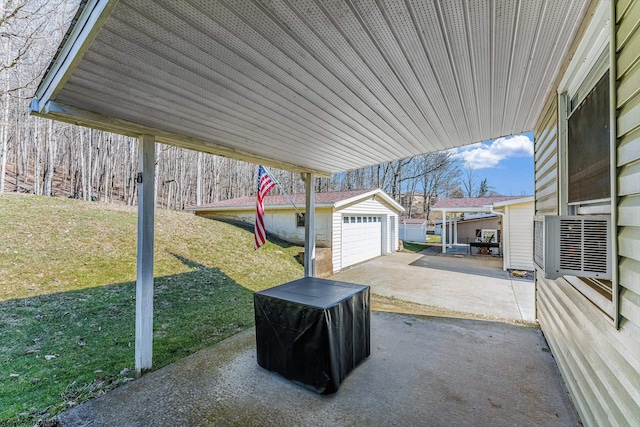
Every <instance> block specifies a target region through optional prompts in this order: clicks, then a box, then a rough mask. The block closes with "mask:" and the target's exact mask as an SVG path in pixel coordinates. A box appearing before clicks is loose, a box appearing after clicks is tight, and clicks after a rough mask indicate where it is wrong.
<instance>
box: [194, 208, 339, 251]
mask: <svg viewBox="0 0 640 427" xmlns="http://www.w3.org/2000/svg"><path fill="white" fill-rule="evenodd" d="M301 211H302V212H304V209H301ZM196 214H197V215H199V216H203V217H206V218H212V219H220V220H232V221H241V222H244V223H247V224H251V225H253V224H254V222H255V217H256V213H255V210H251V211H248V210H238V211H224V212H210V211H197V212H196ZM315 220H316V246H317V247H320V248H330V247H331V230H332V224H331V221H332V217H331V209H330V208H316V218H315ZM264 222H265V226H266V227H267V234H273V235H275V236H278V237H279V238H280V239H282V240H286V241H287V242H291V243H293V244H296V245H300V246H304V227H297V226H296V211H295V210H293V208H292V209H269V208H268V207H267V208H265V212H264Z"/></svg>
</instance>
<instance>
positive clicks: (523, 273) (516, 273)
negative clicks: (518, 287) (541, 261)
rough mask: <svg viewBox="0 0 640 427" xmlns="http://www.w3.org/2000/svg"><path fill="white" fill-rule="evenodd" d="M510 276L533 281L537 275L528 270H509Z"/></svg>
mask: <svg viewBox="0 0 640 427" xmlns="http://www.w3.org/2000/svg"><path fill="white" fill-rule="evenodd" d="M509 278H511V279H516V280H527V281H530V282H533V280H534V278H535V275H534V274H533V271H528V270H509Z"/></svg>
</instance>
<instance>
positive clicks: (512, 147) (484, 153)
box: [456, 135, 533, 169]
mask: <svg viewBox="0 0 640 427" xmlns="http://www.w3.org/2000/svg"><path fill="white" fill-rule="evenodd" d="M456 156H457V157H459V158H460V159H462V160H463V161H465V162H466V163H467V164H468V165H469V166H470V167H472V168H473V169H483V168H494V167H496V166H498V164H499V163H500V162H501V161H502V160H504V159H508V158H511V157H527V156H533V141H532V140H531V139H529V137H527V136H525V135H516V136H511V137H506V138H498V139H496V140H495V141H493V142H489V143H483V144H472V145H469V146H467V147H462V148H459V149H458V152H457V154H456Z"/></svg>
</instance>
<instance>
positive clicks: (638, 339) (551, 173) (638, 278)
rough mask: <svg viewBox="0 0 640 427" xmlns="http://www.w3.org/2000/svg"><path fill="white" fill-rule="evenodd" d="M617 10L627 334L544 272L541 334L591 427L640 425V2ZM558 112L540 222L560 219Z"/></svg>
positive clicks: (543, 159) (553, 111) (621, 274)
mask: <svg viewBox="0 0 640 427" xmlns="http://www.w3.org/2000/svg"><path fill="white" fill-rule="evenodd" d="M615 8H616V14H615V15H616V21H617V22H616V28H617V30H616V31H617V32H616V37H615V40H614V43H615V46H616V51H617V52H616V53H617V63H616V64H617V69H616V74H615V76H616V79H617V80H618V85H617V88H618V89H617V93H616V95H617V96H616V98H617V100H616V107H617V110H618V111H617V117H618V120H617V129H616V131H617V138H618V140H617V153H616V155H617V166H618V168H617V179H616V182H617V186H618V187H617V194H616V195H617V198H614V201H615V200H618V204H617V205H616V206H614V209H616V212H617V230H618V234H617V245H618V256H619V261H618V262H617V263H616V264H615V265H614V268H616V269H617V272H618V285H619V288H620V293H619V300H620V305H619V327H618V328H617V329H616V327H615V325H614V322H612V320H611V319H610V318H609V317H608V316H607V315H606V314H604V313H603V312H601V311H600V310H599V309H598V308H597V307H596V306H595V305H594V304H593V303H591V302H590V301H589V300H588V299H587V298H585V297H584V296H583V295H582V294H581V293H580V292H578V291H577V290H576V289H575V288H574V287H573V286H572V285H571V284H570V283H569V282H567V281H566V280H564V279H562V278H561V279H558V280H547V279H544V278H543V274H542V273H541V272H540V271H537V272H536V309H537V317H538V319H539V322H540V327H541V329H542V331H543V332H544V335H545V338H546V339H547V342H548V343H549V346H550V348H551V350H552V353H553V355H554V357H555V360H556V362H557V364H558V367H559V368H560V372H561V373H562V376H563V379H564V381H565V384H566V386H567V388H568V390H569V393H570V394H571V398H572V400H573V402H574V404H575V406H576V409H577V410H578V413H579V415H580V418H581V421H582V423H583V425H585V426H599V425H640V219H639V218H640V188H639V186H640V184H638V183H640V166H638V165H639V164H640V94H639V89H638V87H639V86H638V85H637V83H633V82H637V81H638V79H639V78H640V30H639V25H638V20H639V17H640V2H638V1H629V0H626V1H619V2H617V4H616V6H615ZM556 106H557V98H555V99H553V100H552V101H551V102H550V104H549V105H548V106H547V109H546V110H545V112H544V113H543V114H542V116H541V117H540V118H539V120H538V124H537V126H536V129H535V132H534V134H535V189H536V214H537V215H545V214H557V213H558V206H559V205H558V203H559V202H558V191H557V179H558V178H557V177H558V166H557V134H558V130H557V116H558V112H557V108H556Z"/></svg>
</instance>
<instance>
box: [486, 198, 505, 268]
mask: <svg viewBox="0 0 640 427" xmlns="http://www.w3.org/2000/svg"><path fill="white" fill-rule="evenodd" d="M489 209H490V210H491V213H494V214H498V215H500V216H501V217H502V227H500V228H502V229H503V230H502V240H505V235H506V234H507V233H505V232H504V226H505V223H504V222H505V221H506V218H507V217H506V216H505V214H504V212H498V211H495V210H493V205H491V206H489ZM499 243H500V242H498V244H499ZM502 271H507V257H506V256H505V251H502Z"/></svg>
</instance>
